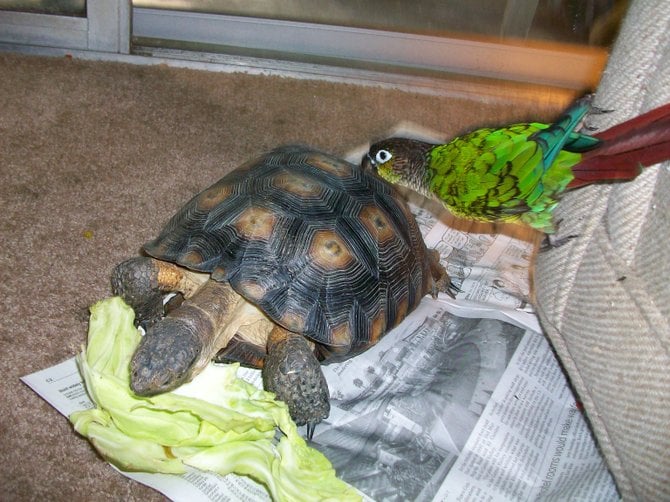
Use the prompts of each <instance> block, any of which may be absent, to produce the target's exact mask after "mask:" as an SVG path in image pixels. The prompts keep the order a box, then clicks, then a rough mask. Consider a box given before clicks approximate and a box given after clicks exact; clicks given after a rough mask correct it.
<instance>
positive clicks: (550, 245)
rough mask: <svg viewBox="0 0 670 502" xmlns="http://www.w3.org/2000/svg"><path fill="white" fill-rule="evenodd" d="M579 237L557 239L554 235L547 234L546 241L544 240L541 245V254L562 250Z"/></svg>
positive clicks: (576, 235)
mask: <svg viewBox="0 0 670 502" xmlns="http://www.w3.org/2000/svg"><path fill="white" fill-rule="evenodd" d="M577 237H579V235H578V234H572V235H565V236H563V237H557V236H556V235H554V234H545V235H544V239H542V244H540V252H541V253H542V252H544V251H548V250H550V249H555V248H560V247H561V246H563V245H565V244H567V243H568V242H570V241H571V240H572V239H576V238H577Z"/></svg>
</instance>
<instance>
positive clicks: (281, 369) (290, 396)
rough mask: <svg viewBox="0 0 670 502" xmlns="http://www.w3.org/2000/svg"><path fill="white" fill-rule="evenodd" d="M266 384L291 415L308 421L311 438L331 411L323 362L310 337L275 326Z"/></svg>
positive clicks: (302, 422) (269, 344) (300, 422)
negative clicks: (315, 429)
mask: <svg viewBox="0 0 670 502" xmlns="http://www.w3.org/2000/svg"><path fill="white" fill-rule="evenodd" d="M267 348H268V355H267V357H266V359H265V366H263V370H262V376H263V385H264V387H265V389H266V390H268V391H270V392H274V393H275V395H276V396H277V399H279V400H281V401H284V402H285V403H286V404H287V405H288V410H289V413H290V415H291V418H293V420H294V421H295V423H296V424H298V425H305V424H306V425H307V436H308V439H311V437H312V434H313V433H314V427H315V426H316V424H317V423H319V422H320V421H321V420H323V419H324V418H326V417H328V414H329V413H330V395H329V392H328V384H327V383H326V378H325V377H324V376H323V372H322V371H321V365H320V364H319V361H318V360H317V359H316V356H315V355H314V351H313V349H312V347H311V346H310V344H309V343H308V342H307V340H306V339H305V338H304V337H303V336H301V335H298V334H296V333H292V332H290V331H287V330H286V329H284V328H282V327H280V326H276V327H275V328H274V329H273V330H272V332H271V333H270V335H269V336H268V342H267Z"/></svg>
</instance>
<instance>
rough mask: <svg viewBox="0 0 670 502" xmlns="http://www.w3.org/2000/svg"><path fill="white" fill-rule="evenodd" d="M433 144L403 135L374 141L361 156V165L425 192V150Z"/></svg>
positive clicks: (384, 177)
mask: <svg viewBox="0 0 670 502" xmlns="http://www.w3.org/2000/svg"><path fill="white" fill-rule="evenodd" d="M434 146H435V145H432V144H430V143H425V142H423V141H417V140H413V139H406V138H390V139H385V140H383V141H379V142H377V143H374V144H373V145H372V146H371V147H370V150H369V151H368V153H367V154H366V155H365V156H364V157H363V162H362V164H363V168H364V169H366V168H372V169H374V170H375V171H376V172H377V174H378V175H379V176H380V177H382V178H383V179H385V180H386V181H388V182H389V183H392V184H394V185H400V186H404V187H407V188H411V189H412V190H416V191H417V192H419V193H423V194H424V195H425V194H426V192H427V190H428V188H427V180H426V174H427V161H428V153H429V151H430V149H431V148H433V147H434Z"/></svg>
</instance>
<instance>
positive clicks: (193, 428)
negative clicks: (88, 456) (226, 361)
mask: <svg viewBox="0 0 670 502" xmlns="http://www.w3.org/2000/svg"><path fill="white" fill-rule="evenodd" d="M133 320H134V313H133V310H132V309H131V308H130V307H128V306H127V305H126V304H125V303H124V302H123V300H122V299H121V298H118V297H114V298H108V299H105V300H102V301H100V302H98V303H96V304H95V305H93V307H91V318H90V324H89V331H88V343H87V346H86V347H85V348H84V349H82V352H81V353H80V354H79V355H78V356H77V364H78V366H79V371H80V372H81V374H82V377H83V379H84V383H85V385H86V389H87V391H88V394H89V396H90V397H91V399H92V400H93V402H94V403H95V405H96V407H95V408H93V409H90V410H85V411H79V412H76V413H73V414H72V415H70V417H69V418H70V421H71V422H72V424H73V425H74V428H75V430H76V431H77V432H78V433H79V434H81V435H83V436H85V437H87V438H88V439H89V441H90V442H91V443H92V444H93V446H94V447H95V449H96V450H97V451H98V452H99V453H100V454H101V455H102V456H103V457H104V458H105V459H106V460H107V461H109V462H110V463H112V464H114V465H115V466H117V467H118V468H119V469H121V470H125V471H143V472H161V473H170V474H180V473H184V472H186V467H185V466H191V467H195V468H198V469H201V470H205V471H212V472H216V473H218V474H222V475H225V474H228V473H236V474H240V475H246V476H249V477H251V478H253V479H255V480H256V481H258V482H260V483H262V484H263V485H264V486H265V487H266V488H267V490H268V492H269V493H270V495H271V496H272V498H273V499H274V500H279V501H284V500H328V499H330V500H360V499H361V497H360V494H359V493H358V492H357V491H356V490H355V489H354V488H352V487H351V486H349V485H348V484H346V483H345V482H343V481H341V480H340V479H338V478H337V476H336V473H335V470H334V469H333V467H332V465H331V464H330V462H329V461H328V459H327V458H326V457H325V456H324V455H323V454H322V453H320V452H319V451H317V450H315V449H314V448H311V447H310V446H309V445H308V444H307V443H306V442H305V440H304V439H303V438H302V436H300V434H299V433H298V430H297V428H296V426H295V424H294V423H293V421H292V420H291V418H290V416H289V414H288V408H287V407H286V405H285V404H284V403H282V402H280V401H276V400H275V399H274V395H273V394H272V393H270V392H266V391H264V390H260V389H257V388H256V387H254V386H253V385H251V384H249V383H248V382H246V381H244V380H242V379H240V378H238V376H237V370H238V367H239V365H236V364H231V365H214V364H210V365H209V366H208V367H207V368H206V369H205V370H204V371H203V372H202V373H201V374H200V375H198V377H196V378H195V379H194V381H192V382H190V383H188V384H186V385H184V386H182V387H180V388H179V389H177V390H176V391H173V392H168V393H165V394H161V395H158V396H153V397H149V398H144V397H139V396H136V395H135V394H134V393H133V392H132V391H131V390H130V386H129V382H130V373H129V363H130V359H131V357H132V355H133V353H134V351H135V348H136V347H137V344H138V343H139V340H140V334H139V332H138V331H137V329H136V328H135V327H134V325H133ZM277 430H279V431H280V434H279V441H277V439H276V436H277V434H276V432H277Z"/></svg>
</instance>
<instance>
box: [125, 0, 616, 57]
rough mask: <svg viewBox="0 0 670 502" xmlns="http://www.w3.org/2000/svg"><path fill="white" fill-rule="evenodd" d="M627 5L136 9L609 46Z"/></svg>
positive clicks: (293, 4) (520, 1)
mask: <svg viewBox="0 0 670 502" xmlns="http://www.w3.org/2000/svg"><path fill="white" fill-rule="evenodd" d="M627 3H628V0H420V1H417V2H409V1H407V0H340V1H337V2H335V1H332V0H290V1H287V0H275V1H267V0H133V6H134V7H146V8H153V9H173V10H183V11H190V12H206V13H213V14H228V15H239V16H249V17H261V18H269V19H280V20H291V21H302V22H309V23H322V24H331V25H339V26H351V27H357V28H371V29H379V30H388V31H399V32H406V33H416V34H425V35H437V36H450V37H454V36H456V37H458V36H463V35H465V36H472V35H479V36H482V35H483V36H487V37H503V38H531V39H537V40H550V41H556V42H567V43H578V44H590V45H602V46H604V45H608V44H609V43H610V42H611V41H612V39H613V36H614V35H615V34H616V29H617V28H618V25H619V21H620V19H621V17H622V16H623V13H624V11H625V7H626V5H627Z"/></svg>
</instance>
